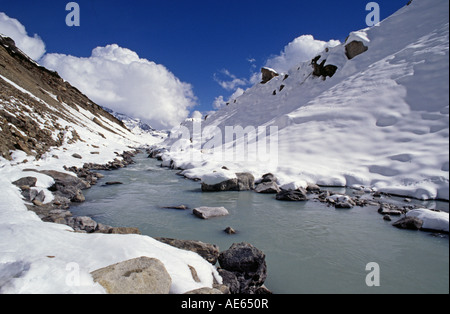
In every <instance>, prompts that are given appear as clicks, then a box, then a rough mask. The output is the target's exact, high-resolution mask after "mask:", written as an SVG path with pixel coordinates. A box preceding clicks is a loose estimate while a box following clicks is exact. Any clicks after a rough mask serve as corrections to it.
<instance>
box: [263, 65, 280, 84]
mask: <svg viewBox="0 0 450 314" xmlns="http://www.w3.org/2000/svg"><path fill="white" fill-rule="evenodd" d="M261 74H262V80H261V84H266V83H267V82H268V81H270V80H271V79H273V78H274V77H277V76H279V74H278V73H277V72H276V71H275V70H273V69H270V68H266V67H264V68H262V69H261Z"/></svg>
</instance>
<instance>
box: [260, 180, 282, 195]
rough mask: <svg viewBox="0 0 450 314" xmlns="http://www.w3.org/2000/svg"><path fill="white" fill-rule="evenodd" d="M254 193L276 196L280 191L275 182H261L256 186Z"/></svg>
mask: <svg viewBox="0 0 450 314" xmlns="http://www.w3.org/2000/svg"><path fill="white" fill-rule="evenodd" d="M255 192H257V193H263V194H277V193H280V192H281V189H280V188H279V187H278V184H276V183H275V182H272V181H271V182H262V183H260V184H258V185H257V186H256V188H255Z"/></svg>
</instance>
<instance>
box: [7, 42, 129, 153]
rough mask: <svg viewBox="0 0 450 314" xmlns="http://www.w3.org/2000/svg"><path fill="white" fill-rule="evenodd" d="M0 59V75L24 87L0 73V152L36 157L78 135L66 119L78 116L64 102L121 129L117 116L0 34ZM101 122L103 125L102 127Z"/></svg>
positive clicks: (121, 124)
mask: <svg viewBox="0 0 450 314" xmlns="http://www.w3.org/2000/svg"><path fill="white" fill-rule="evenodd" d="M0 64H1V66H0V75H2V76H3V77H5V78H6V79H7V80H8V81H12V82H13V83H15V84H18V85H19V86H20V87H22V88H23V89H24V90H26V91H27V92H24V90H22V89H18V88H16V87H15V86H13V85H12V84H10V83H9V82H8V81H6V80H3V79H0V103H2V106H0V129H1V132H0V156H1V157H3V158H5V159H7V160H11V159H12V157H11V151H12V150H22V151H24V152H25V153H26V154H27V155H29V156H30V159H33V160H34V159H36V160H39V159H40V158H41V156H42V155H43V154H44V153H46V152H48V151H49V149H50V148H51V147H60V146H61V145H63V144H64V143H65V142H67V143H73V142H76V141H80V140H82V139H81V138H80V136H79V135H78V134H77V132H76V131H75V129H73V128H71V127H70V124H71V123H76V124H80V123H84V122H81V121H79V119H77V118H76V117H75V116H73V115H71V114H70V113H69V111H68V109H67V106H68V107H70V108H71V109H73V110H77V111H78V110H79V108H81V109H83V110H87V111H88V112H89V113H90V114H92V115H93V116H94V117H96V118H97V119H98V120H100V119H102V120H104V119H107V120H108V121H109V122H111V124H114V125H117V126H119V127H121V128H122V129H123V130H124V131H125V132H126V131H127V130H126V127H125V125H124V124H123V123H122V122H121V121H119V120H117V119H116V118H114V117H113V116H112V115H111V114H109V113H107V112H106V111H104V110H103V109H102V108H101V107H100V106H98V105H97V104H95V103H94V102H92V101H91V100H90V99H88V98H87V97H86V96H85V95H83V94H82V93H81V92H80V91H79V90H78V89H76V88H75V87H73V86H71V85H70V84H69V83H68V82H66V81H64V80H63V79H62V78H61V77H60V76H59V75H58V73H56V72H53V71H50V70H48V69H46V68H44V67H42V66H39V65H38V64H37V63H36V62H34V61H33V60H31V59H30V58H29V57H28V56H27V55H25V54H24V53H23V52H22V51H21V50H20V49H18V48H17V47H16V44H15V42H14V40H12V39H11V38H8V37H3V36H1V35H0ZM28 92H29V93H31V94H32V95H30V94H29V93H28ZM41 100H42V101H41ZM43 120H45V123H42V121H43ZM60 120H62V121H65V122H64V123H61V122H60ZM105 125H106V123H105V124H104V126H103V128H104V129H105V130H108V129H107V127H105ZM75 158H77V157H75Z"/></svg>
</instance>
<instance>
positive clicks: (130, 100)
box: [41, 44, 197, 129]
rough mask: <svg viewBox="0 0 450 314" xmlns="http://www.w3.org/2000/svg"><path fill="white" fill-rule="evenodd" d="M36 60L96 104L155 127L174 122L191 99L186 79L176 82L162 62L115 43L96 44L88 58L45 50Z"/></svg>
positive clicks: (185, 111) (182, 116)
mask: <svg viewBox="0 0 450 314" xmlns="http://www.w3.org/2000/svg"><path fill="white" fill-rule="evenodd" d="M41 63H42V64H43V65H44V66H45V67H47V68H50V69H52V70H56V71H57V72H58V73H59V74H60V75H61V76H62V77H63V78H64V79H65V80H67V81H69V82H71V83H72V84H73V85H75V86H76V87H77V88H79V89H80V90H81V91H82V92H83V93H85V94H86V95H87V96H88V97H89V98H91V99H92V100H93V101H95V102H96V103H98V104H99V105H102V106H106V107H108V108H111V109H113V110H114V111H116V112H121V113H124V114H127V115H130V116H133V117H136V118H140V119H142V120H144V121H146V122H148V123H149V124H151V125H152V126H153V127H155V128H159V129H163V128H170V127H173V126H175V125H177V124H179V123H180V122H182V121H183V120H184V119H185V118H187V117H188V115H189V109H190V108H192V107H194V106H195V105H196V102H197V99H196V97H195V95H194V93H193V90H192V86H191V85H190V84H187V83H184V82H181V81H180V80H179V79H178V78H177V77H176V76H175V75H174V74H173V73H171V72H170V71H169V70H168V69H167V68H166V67H164V66H163V65H160V64H156V63H154V62H152V61H149V60H146V59H142V58H140V57H139V56H138V54H137V53H136V52H134V51H132V50H130V49H127V48H122V47H119V46H118V45H116V44H113V45H108V46H106V47H97V48H95V49H94V50H93V51H92V54H91V56H90V57H88V58H78V57H74V56H68V55H64V54H46V55H45V57H44V58H42V60H41Z"/></svg>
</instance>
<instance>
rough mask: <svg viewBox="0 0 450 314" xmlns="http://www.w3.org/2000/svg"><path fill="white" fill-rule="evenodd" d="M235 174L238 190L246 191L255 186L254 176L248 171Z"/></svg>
mask: <svg viewBox="0 0 450 314" xmlns="http://www.w3.org/2000/svg"><path fill="white" fill-rule="evenodd" d="M236 176H237V183H238V186H237V190H238V191H248V190H253V189H254V188H255V177H254V176H253V175H252V174H251V173H248V172H240V173H236Z"/></svg>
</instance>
